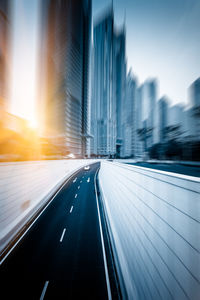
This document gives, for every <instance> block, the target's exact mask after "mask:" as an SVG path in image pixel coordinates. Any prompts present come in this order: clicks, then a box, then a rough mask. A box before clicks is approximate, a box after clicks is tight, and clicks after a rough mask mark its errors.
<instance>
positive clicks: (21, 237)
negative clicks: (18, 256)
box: [0, 175, 77, 266]
mask: <svg viewBox="0 0 200 300" xmlns="http://www.w3.org/2000/svg"><path fill="white" fill-rule="evenodd" d="M71 177H72V175H71V176H69V178H67V179H66V180H65V181H64V182H63V184H62V185H61V187H60V188H59V189H58V190H57V192H56V193H55V195H54V196H53V197H52V199H51V200H50V201H49V202H48V203H47V205H46V206H45V207H44V208H43V209H42V211H41V212H40V213H39V215H38V216H37V217H36V218H35V220H34V221H33V222H32V223H31V225H30V226H29V227H28V228H27V229H26V231H25V232H24V233H23V234H22V235H21V236H20V238H19V239H18V240H17V242H16V243H15V244H14V245H13V246H12V247H11V248H10V250H9V251H8V253H7V254H6V255H5V256H4V258H2V260H1V261H0V266H1V265H2V263H3V262H4V261H5V260H6V258H7V257H8V255H9V254H10V253H11V252H12V251H13V250H14V249H15V247H16V246H17V245H18V244H19V242H20V241H21V240H22V239H23V237H24V236H25V235H26V233H27V232H28V231H29V230H30V228H31V227H32V226H33V224H35V222H36V221H37V220H38V219H39V217H40V216H41V215H42V214H43V212H44V211H45V210H46V209H47V207H48V206H49V205H50V204H51V202H52V201H53V200H54V199H55V198H56V196H57V195H58V194H59V193H60V191H61V190H62V189H63V187H64V186H65V185H66V184H67V183H68V182H69V180H71ZM75 179H77V177H76V178H75Z"/></svg>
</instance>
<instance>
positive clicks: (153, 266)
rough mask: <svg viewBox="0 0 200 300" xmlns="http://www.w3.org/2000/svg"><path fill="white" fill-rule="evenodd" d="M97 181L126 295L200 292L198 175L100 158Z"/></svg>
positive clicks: (148, 296) (182, 295)
mask: <svg viewBox="0 0 200 300" xmlns="http://www.w3.org/2000/svg"><path fill="white" fill-rule="evenodd" d="M99 186H100V191H101V195H102V198H103V204H104V210H105V214H106V218H107V221H108V223H109V224H108V225H109V226H108V228H109V230H110V234H111V241H112V243H113V249H114V257H115V260H116V262H117V265H118V266H117V267H118V269H120V273H121V276H122V277H123V278H122V279H123V283H124V286H125V290H126V293H127V298H128V299H139V300H141V299H178V300H179V299H181V300H182V299H192V300H196V299H199V297H200V179H199V178H196V177H191V176H185V175H179V174H175V173H169V172H164V171H157V170H153V169H147V168H143V167H136V166H130V165H124V164H120V163H112V162H101V168H100V171H99Z"/></svg>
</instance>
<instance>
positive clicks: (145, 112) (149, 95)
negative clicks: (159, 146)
mask: <svg viewBox="0 0 200 300" xmlns="http://www.w3.org/2000/svg"><path fill="white" fill-rule="evenodd" d="M141 102H142V128H143V129H144V130H145V131H146V150H147V149H148V148H150V147H151V146H152V145H153V144H155V142H156V137H155V134H156V133H155V106H156V102H157V83H156V80H154V79H149V80H146V81H145V82H144V84H143V85H142V86H141Z"/></svg>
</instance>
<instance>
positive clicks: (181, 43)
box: [93, 0, 200, 105]
mask: <svg viewBox="0 0 200 300" xmlns="http://www.w3.org/2000/svg"><path fill="white" fill-rule="evenodd" d="M110 3H111V1H110V0H93V15H94V18H95V17H96V16H98V14H99V13H101V11H102V10H104V9H105V8H106V7H108V5H109V4H110ZM113 5H114V14H115V23H116V25H117V26H118V27H120V26H121V25H122V24H123V21H124V16H126V33H127V34H126V46H127V61H128V68H132V70H133V72H134V74H135V75H136V76H137V77H138V81H139V83H142V82H143V81H145V80H146V79H147V78H149V77H150V78H157V80H158V96H159V97H161V96H163V95H167V96H168V97H169V99H170V102H171V104H177V103H183V104H186V105H187V104H189V93H188V87H189V86H190V85H191V83H192V82H193V81H194V80H195V79H197V78H198V77H200V0H113Z"/></svg>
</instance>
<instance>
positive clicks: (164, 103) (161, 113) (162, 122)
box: [158, 97, 169, 143]
mask: <svg viewBox="0 0 200 300" xmlns="http://www.w3.org/2000/svg"><path fill="white" fill-rule="evenodd" d="M168 106H169V103H168V100H167V98H166V97H162V98H161V99H160V100H159V101H158V134H159V142H160V143H163V142H165V141H166V127H167V126H168Z"/></svg>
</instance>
